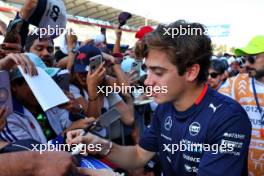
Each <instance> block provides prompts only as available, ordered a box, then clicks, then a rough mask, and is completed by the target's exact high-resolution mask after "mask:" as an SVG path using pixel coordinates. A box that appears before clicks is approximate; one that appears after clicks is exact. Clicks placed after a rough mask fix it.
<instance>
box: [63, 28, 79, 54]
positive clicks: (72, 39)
mask: <svg viewBox="0 0 264 176" xmlns="http://www.w3.org/2000/svg"><path fill="white" fill-rule="evenodd" d="M66 40H67V45H68V50H69V51H70V50H72V49H73V48H75V46H76V44H77V41H78V38H77V36H76V35H74V32H73V30H72V29H70V31H69V33H68V34H67V36H66Z"/></svg>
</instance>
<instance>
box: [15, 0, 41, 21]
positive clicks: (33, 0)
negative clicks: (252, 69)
mask: <svg viewBox="0 0 264 176" xmlns="http://www.w3.org/2000/svg"><path fill="white" fill-rule="evenodd" d="M37 5H38V0H26V1H25V3H24V5H23V7H22V8H21V9H20V12H19V14H20V16H21V17H22V19H24V20H27V19H28V18H29V17H30V14H32V11H34V10H35V8H36V7H37Z"/></svg>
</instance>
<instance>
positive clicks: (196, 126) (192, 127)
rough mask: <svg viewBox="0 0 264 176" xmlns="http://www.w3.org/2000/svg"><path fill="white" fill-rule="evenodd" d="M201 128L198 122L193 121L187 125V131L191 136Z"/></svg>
mask: <svg viewBox="0 0 264 176" xmlns="http://www.w3.org/2000/svg"><path fill="white" fill-rule="evenodd" d="M200 130H201V125H200V123H198V122H193V123H192V124H191V125H190V126H189V132H190V135H192V136H196V135H197V134H198V133H199V132H200Z"/></svg>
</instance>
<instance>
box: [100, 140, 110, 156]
mask: <svg viewBox="0 0 264 176" xmlns="http://www.w3.org/2000/svg"><path fill="white" fill-rule="evenodd" d="M108 145H109V147H108V149H107V150H106V151H105V152H104V153H103V154H101V155H102V156H103V157H107V156H108V155H109V154H110V152H111V150H112V148H113V143H112V141H108Z"/></svg>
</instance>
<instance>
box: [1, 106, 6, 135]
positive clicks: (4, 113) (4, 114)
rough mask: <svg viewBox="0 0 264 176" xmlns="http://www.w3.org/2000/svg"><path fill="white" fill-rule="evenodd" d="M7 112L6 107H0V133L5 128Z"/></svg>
mask: <svg viewBox="0 0 264 176" xmlns="http://www.w3.org/2000/svg"><path fill="white" fill-rule="evenodd" d="M7 111H8V108H7V107H0V131H1V130H3V128H4V127H5V124H6V116H7Z"/></svg>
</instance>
